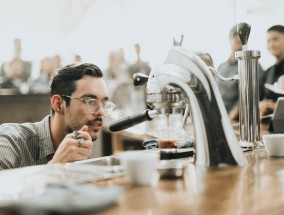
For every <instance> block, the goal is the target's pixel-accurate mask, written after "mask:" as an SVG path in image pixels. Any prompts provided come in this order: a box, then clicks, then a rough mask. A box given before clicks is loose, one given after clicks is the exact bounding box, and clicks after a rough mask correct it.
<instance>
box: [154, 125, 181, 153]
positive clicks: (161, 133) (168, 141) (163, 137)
mask: <svg viewBox="0 0 284 215" xmlns="http://www.w3.org/2000/svg"><path fill="white" fill-rule="evenodd" d="M158 138H159V148H160V149H165V150H169V149H172V150H174V149H177V148H178V129H176V128H173V127H161V128H158Z"/></svg>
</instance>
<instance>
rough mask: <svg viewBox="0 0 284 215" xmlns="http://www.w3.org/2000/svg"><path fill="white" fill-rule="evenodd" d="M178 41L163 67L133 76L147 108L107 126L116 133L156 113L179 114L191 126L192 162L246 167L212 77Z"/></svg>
mask: <svg viewBox="0 0 284 215" xmlns="http://www.w3.org/2000/svg"><path fill="white" fill-rule="evenodd" d="M181 44H182V40H181V41H180V42H176V41H175V40H174V46H173V47H172V48H171V49H170V50H169V52H168V55H167V57H166V59H165V61H164V63H163V64H161V65H160V66H158V67H157V68H156V69H153V70H152V71H151V73H150V75H149V77H146V76H144V75H139V74H136V75H135V76H134V84H135V85H143V84H146V102H147V105H148V106H149V107H151V109H149V110H146V111H145V112H143V113H140V114H137V115H134V116H130V117H125V118H123V119H120V120H117V121H115V122H113V123H112V124H111V125H110V130H111V131H119V130H123V129H125V128H128V127H131V126H133V125H135V124H138V123H140V122H143V121H146V120H152V119H153V118H155V117H156V116H157V115H158V114H172V113H176V112H182V113H183V122H182V123H183V124H185V123H186V120H187V118H188V117H189V116H190V117H191V118H192V121H193V124H194V131H195V141H194V143H193V147H194V149H195V155H194V162H195V164H196V165H199V166H204V167H222V166H228V165H240V166H242V165H246V164H247V160H246V158H245V156H244V154H243V151H242V149H241V147H240V145H239V143H238V140H237V137H236V135H235V133H234V130H233V127H232V124H231V122H230V120H229V117H228V114H227V112H226V109H225V106H224V103H223V100H222V97H221V94H220V91H219V88H218V85H217V83H216V82H215V80H214V77H213V74H212V72H211V71H210V69H209V68H208V66H207V65H206V64H205V63H204V61H203V60H202V59H201V58H200V57H199V56H198V55H197V54H195V53H194V52H189V51H187V50H185V49H183V48H182V46H181Z"/></svg>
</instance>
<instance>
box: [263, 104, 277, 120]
mask: <svg viewBox="0 0 284 215" xmlns="http://www.w3.org/2000/svg"><path fill="white" fill-rule="evenodd" d="M275 106H276V103H275V102H274V101H272V100H262V101H260V102H259V115H260V118H262V117H263V116H265V115H269V114H272V113H273V111H274V109H275Z"/></svg>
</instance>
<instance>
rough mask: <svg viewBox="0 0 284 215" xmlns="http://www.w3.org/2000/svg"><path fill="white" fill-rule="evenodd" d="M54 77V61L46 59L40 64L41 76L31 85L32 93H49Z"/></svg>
mask: <svg viewBox="0 0 284 215" xmlns="http://www.w3.org/2000/svg"><path fill="white" fill-rule="evenodd" d="M54 75H55V73H54V69H53V64H52V59H51V58H49V57H46V58H44V59H43V60H42V61H41V64H40V73H39V76H38V77H37V78H36V79H35V80H34V81H33V82H32V83H31V86H30V92H31V93H38V94H47V93H49V91H50V88H49V81H50V79H51V77H52V76H54Z"/></svg>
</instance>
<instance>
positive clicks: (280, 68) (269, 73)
mask: <svg viewBox="0 0 284 215" xmlns="http://www.w3.org/2000/svg"><path fill="white" fill-rule="evenodd" d="M267 48H268V51H269V52H270V53H271V54H272V55H273V56H274V57H275V59H276V63H275V64H274V65H273V66H271V67H269V68H268V69H267V70H266V71H265V73H264V76H263V81H262V83H263V86H262V88H263V89H264V95H263V100H262V101H261V102H260V116H264V115H267V114H270V113H273V111H274V108H275V103H276V101H277V99H278V97H280V96H284V95H282V94H277V93H275V92H272V91H271V90H269V89H266V88H265V87H264V84H265V83H267V84H272V85H274V84H275V83H277V82H278V79H279V78H280V77H281V76H282V75H284V26H282V25H274V26H272V27H270V28H269V29H268V30H267Z"/></svg>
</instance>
